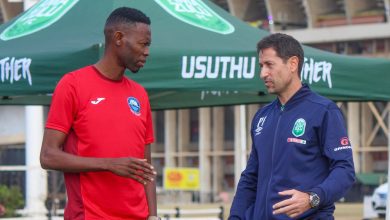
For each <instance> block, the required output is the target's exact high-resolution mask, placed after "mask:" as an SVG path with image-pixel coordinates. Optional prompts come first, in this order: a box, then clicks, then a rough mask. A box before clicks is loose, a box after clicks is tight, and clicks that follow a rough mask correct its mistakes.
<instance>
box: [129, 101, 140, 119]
mask: <svg viewBox="0 0 390 220" xmlns="http://www.w3.org/2000/svg"><path fill="white" fill-rule="evenodd" d="M127 104H128V105H129V108H130V110H131V112H132V113H133V114H135V115H136V116H140V115H141V105H140V104H139V101H138V99H136V98H135V97H129V98H127Z"/></svg>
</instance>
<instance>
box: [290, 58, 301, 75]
mask: <svg viewBox="0 0 390 220" xmlns="http://www.w3.org/2000/svg"><path fill="white" fill-rule="evenodd" d="M288 64H289V67H290V71H291V72H294V73H295V72H297V71H298V65H299V58H298V57H297V56H292V57H290V58H289V59H288Z"/></svg>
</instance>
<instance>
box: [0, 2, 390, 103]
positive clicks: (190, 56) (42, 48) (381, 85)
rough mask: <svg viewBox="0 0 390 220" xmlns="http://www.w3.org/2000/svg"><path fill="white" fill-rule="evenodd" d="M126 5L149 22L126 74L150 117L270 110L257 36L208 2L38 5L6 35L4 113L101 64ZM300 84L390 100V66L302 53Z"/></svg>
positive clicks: (0, 33)
mask: <svg viewBox="0 0 390 220" xmlns="http://www.w3.org/2000/svg"><path fill="white" fill-rule="evenodd" d="M120 6H129V7H134V8H138V9H140V10H142V11H143V12H145V13H146V14H147V15H148V16H150V18H151V20H152V46H151V52H150V57H149V59H148V61H147V63H146V66H145V68H144V69H142V70H141V71H140V72H139V73H138V74H136V75H135V74H131V73H127V74H128V75H129V76H130V77H131V78H132V79H134V80H136V81H138V82H139V83H141V84H142V85H143V86H144V87H145V88H146V89H147V90H148V93H149V95H150V100H151V105H152V108H153V109H168V108H186V107H197V106H212V105H231V104H245V103H259V102H268V101H270V100H271V99H273V97H272V96H269V95H266V90H265V88H264V85H263V83H262V81H261V80H260V78H259V74H258V73H259V67H258V65H257V58H256V56H257V54H256V48H255V47H256V43H257V42H258V40H259V39H261V38H263V37H264V36H266V35H267V34H268V32H265V31H262V30H259V29H256V28H252V27H250V26H248V25H246V24H245V23H243V22H241V21H240V20H238V19H236V18H235V17H233V16H231V15H230V14H228V13H227V12H225V11H224V10H222V9H220V8H219V7H217V6H215V5H214V4H213V3H211V2H209V1H208V0H204V1H201V0H192V1H171V0H147V1H145V0H102V1H94V0H67V1H56V0H42V1H40V2H39V3H37V4H36V5H35V6H34V7H32V8H31V9H29V10H28V11H26V12H25V13H23V14H21V15H20V16H18V17H16V18H15V19H13V20H12V21H10V22H8V23H6V24H3V25H2V26H0V48H1V49H0V70H1V75H0V98H1V100H0V104H41V105H48V104H50V99H51V96H50V94H51V93H52V92H53V90H54V88H55V86H56V84H57V82H58V80H59V79H60V78H61V76H62V75H63V74H65V73H67V72H69V71H71V70H74V69H77V68H80V67H82V66H85V65H88V64H93V63H95V62H96V61H97V60H98V59H99V57H101V56H102V53H103V49H104V38H103V31H102V30H103V26H104V23H105V19H106V18H107V16H108V14H109V13H110V12H111V11H112V10H113V9H115V8H117V7H120ZM304 50H305V57H306V59H305V64H304V70H303V71H302V80H303V81H305V82H307V83H309V84H310V85H311V87H312V88H314V90H316V91H318V92H320V93H321V94H323V95H325V96H328V97H330V98H332V99H334V100H390V90H389V89H387V88H388V86H387V85H388V82H389V81H390V74H388V71H389V70H390V61H389V60H385V59H369V58H357V57H348V56H342V55H337V54H333V53H328V52H324V51H320V50H316V49H313V48H310V47H304Z"/></svg>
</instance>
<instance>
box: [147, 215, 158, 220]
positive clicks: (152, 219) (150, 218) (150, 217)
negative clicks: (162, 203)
mask: <svg viewBox="0 0 390 220" xmlns="http://www.w3.org/2000/svg"><path fill="white" fill-rule="evenodd" d="M148 220H161V218H160V217H158V216H149V217H148Z"/></svg>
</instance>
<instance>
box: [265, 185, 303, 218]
mask: <svg viewBox="0 0 390 220" xmlns="http://www.w3.org/2000/svg"><path fill="white" fill-rule="evenodd" d="M279 195H281V196H288V197H289V199H285V200H283V201H281V202H278V203H276V204H275V205H273V206H272V208H273V214H274V215H278V214H286V215H287V216H289V217H290V218H295V217H297V216H299V215H301V214H302V213H304V212H306V211H307V210H309V209H310V202H309V194H307V193H305V192H301V191H298V190H295V189H291V190H286V191H282V192H279Z"/></svg>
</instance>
